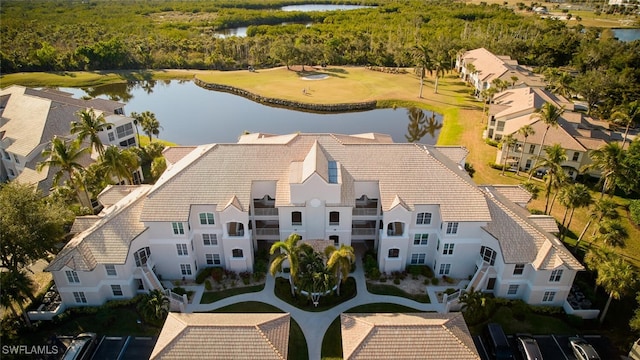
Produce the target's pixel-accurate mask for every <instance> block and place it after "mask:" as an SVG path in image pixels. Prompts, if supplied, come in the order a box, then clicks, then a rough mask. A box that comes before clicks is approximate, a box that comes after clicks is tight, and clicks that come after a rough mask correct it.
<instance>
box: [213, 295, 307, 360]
mask: <svg viewBox="0 0 640 360" xmlns="http://www.w3.org/2000/svg"><path fill="white" fill-rule="evenodd" d="M212 312H216V313H281V312H283V311H282V310H280V309H278V308H277V307H275V306H271V305H269V304H265V303H262V302H257V301H247V302H241V303H236V304H233V305H229V306H225V307H223V308H220V309H217V310H213V311H212ZM288 358H289V359H290V360H308V359H309V351H308V348H307V341H306V340H305V337H304V334H303V333H302V329H301V328H300V325H298V323H297V322H296V321H295V320H293V319H291V322H290V325H289V357H288Z"/></svg>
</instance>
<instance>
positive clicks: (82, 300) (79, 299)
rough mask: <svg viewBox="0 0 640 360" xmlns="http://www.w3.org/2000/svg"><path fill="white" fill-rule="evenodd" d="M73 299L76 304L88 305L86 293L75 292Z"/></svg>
mask: <svg viewBox="0 0 640 360" xmlns="http://www.w3.org/2000/svg"><path fill="white" fill-rule="evenodd" d="M73 297H74V298H75V299H76V304H86V303H87V297H86V296H84V291H74V292H73Z"/></svg>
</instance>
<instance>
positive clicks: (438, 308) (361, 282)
mask: <svg viewBox="0 0 640 360" xmlns="http://www.w3.org/2000/svg"><path fill="white" fill-rule="evenodd" d="M363 253H364V249H362V248H360V247H356V270H355V271H354V272H353V273H352V274H351V276H352V277H353V278H354V279H355V281H356V289H357V295H356V296H355V297H354V298H353V299H351V300H348V301H346V302H344V303H342V304H340V305H337V306H335V307H333V308H331V309H328V310H326V311H322V312H309V311H304V310H301V309H298V308H297V307H295V306H292V305H290V304H288V303H286V302H284V301H282V300H280V299H279V298H278V297H276V296H275V293H274V288H275V278H274V277H273V276H271V275H267V277H266V281H265V287H264V289H263V290H262V291H260V292H255V293H248V294H241V295H236V296H231V297H228V298H224V299H222V300H219V301H216V302H214V303H211V304H200V299H201V297H202V292H203V289H204V287H203V286H197V287H196V286H194V287H185V289H186V288H189V290H194V291H196V293H195V294H194V297H193V301H192V303H191V304H189V305H188V306H187V312H207V311H211V310H215V309H218V308H221V307H224V306H227V305H231V304H235V303H238V302H244V301H259V302H263V303H267V304H269V305H272V306H275V307H277V308H279V309H281V310H282V311H284V312H288V313H289V314H291V317H292V318H293V319H294V320H295V321H296V322H297V323H298V325H300V328H301V329H302V332H303V333H304V337H305V339H306V341H307V348H308V350H309V360H320V355H321V351H322V339H323V337H324V334H325V332H326V331H327V328H328V327H329V325H330V324H331V323H332V322H333V321H334V320H335V319H336V317H338V316H340V314H341V313H343V312H345V311H347V310H349V309H351V308H353V307H356V306H359V305H365V304H372V303H392V304H398V305H404V306H407V307H410V308H414V309H416V310H419V311H435V312H444V308H445V307H444V304H439V303H436V300H437V298H436V291H443V290H444V289H446V287H442V289H440V287H432V286H429V287H427V292H428V294H429V298H430V299H431V301H432V303H430V304H424V303H419V302H417V301H413V300H409V299H406V298H403V297H398V296H387V295H375V294H371V293H370V292H369V291H367V285H366V279H365V276H364V269H363V266H362V255H363ZM321 301H322V300H321Z"/></svg>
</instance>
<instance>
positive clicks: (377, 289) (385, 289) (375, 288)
mask: <svg viewBox="0 0 640 360" xmlns="http://www.w3.org/2000/svg"><path fill="white" fill-rule="evenodd" d="M367 290H369V292H370V293H372V294H376V295H391V296H399V297H403V298H407V299H411V300H414V301H417V302H420V303H424V304H429V303H431V299H429V295H427V294H409V293H408V292H406V291H404V290H402V289H400V288H399V287H397V286H393V285H384V284H371V283H369V282H367Z"/></svg>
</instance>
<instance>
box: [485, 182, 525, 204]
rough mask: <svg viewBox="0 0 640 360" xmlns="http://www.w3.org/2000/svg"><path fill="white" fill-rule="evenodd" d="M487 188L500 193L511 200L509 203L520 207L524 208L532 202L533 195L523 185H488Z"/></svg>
mask: <svg viewBox="0 0 640 360" xmlns="http://www.w3.org/2000/svg"><path fill="white" fill-rule="evenodd" d="M483 186H485V185H483ZM487 187H489V188H491V189H492V190H494V191H497V192H499V193H500V194H502V196H504V197H505V198H507V199H509V201H511V202H514V203H516V204H518V205H520V206H524V205H525V204H527V203H528V202H529V201H531V193H530V192H528V191H527V190H526V189H525V188H523V187H522V186H521V185H488V186H487Z"/></svg>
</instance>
